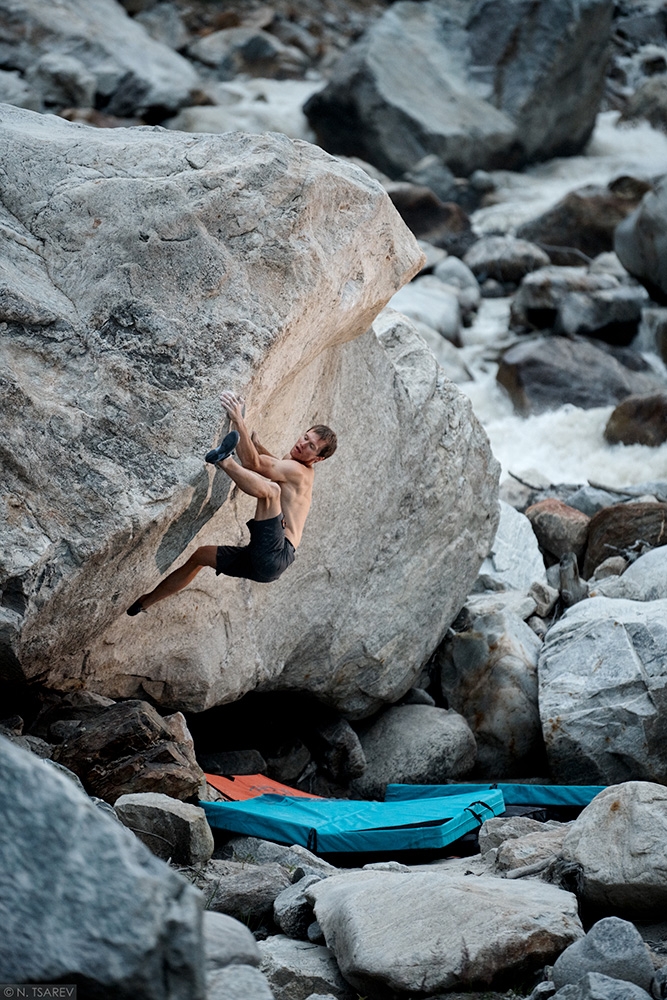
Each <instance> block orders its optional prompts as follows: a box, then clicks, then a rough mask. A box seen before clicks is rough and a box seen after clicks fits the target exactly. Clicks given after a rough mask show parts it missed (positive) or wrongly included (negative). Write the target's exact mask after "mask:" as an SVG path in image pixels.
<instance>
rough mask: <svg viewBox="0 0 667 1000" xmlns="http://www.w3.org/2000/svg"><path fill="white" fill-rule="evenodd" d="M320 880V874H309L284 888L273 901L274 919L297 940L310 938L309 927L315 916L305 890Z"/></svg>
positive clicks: (284, 931) (285, 931)
mask: <svg viewBox="0 0 667 1000" xmlns="http://www.w3.org/2000/svg"><path fill="white" fill-rule="evenodd" d="M319 880H320V876H319V875H307V876H306V877H305V878H302V879H300V880H299V881H298V882H296V883H295V884H294V885H290V886H289V887H288V888H287V889H283V891H282V892H281V893H279V894H278V895H277V896H276V898H275V900H274V901H273V919H274V920H275V922H276V923H277V925H278V927H280V929H281V931H282V932H283V934H286V935H287V937H289V938H295V939H296V940H297V941H307V940H308V928H309V927H310V925H311V924H312V923H313V920H314V917H313V907H312V904H311V902H310V900H309V899H307V898H306V894H305V890H306V889H307V888H308V886H309V885H313V884H314V883H315V882H319Z"/></svg>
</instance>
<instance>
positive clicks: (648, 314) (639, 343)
mask: <svg viewBox="0 0 667 1000" xmlns="http://www.w3.org/2000/svg"><path fill="white" fill-rule="evenodd" d="M633 346H634V347H635V349H636V350H638V351H653V352H654V353H655V354H657V355H658V357H660V358H662V360H663V361H665V362H667V309H665V308H664V307H663V308H652V309H644V310H643V311H642V320H641V324H640V326H639V333H638V334H637V340H636V342H635V344H634V345H633Z"/></svg>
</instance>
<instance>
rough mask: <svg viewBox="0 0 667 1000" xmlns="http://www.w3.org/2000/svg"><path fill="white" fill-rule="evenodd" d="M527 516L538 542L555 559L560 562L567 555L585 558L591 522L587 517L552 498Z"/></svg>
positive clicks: (537, 504)
mask: <svg viewBox="0 0 667 1000" xmlns="http://www.w3.org/2000/svg"><path fill="white" fill-rule="evenodd" d="M526 517H527V518H528V520H529V521H530V523H531V525H532V528H533V531H534V532H535V536H536V538H537V540H538V542H539V543H540V545H541V546H542V548H543V549H546V551H547V552H550V553H551V555H552V556H555V557H556V558H557V559H560V557H561V556H564V555H565V554H566V552H574V554H575V555H576V556H577V557H580V556H582V555H583V552H584V549H585V548H586V541H587V539H588V524H589V522H590V518H589V517H587V516H586V514H582V513H581V511H579V510H577V509H576V508H575V507H569V506H568V505H567V504H565V503H563V501H562V500H556V499H553V498H552V499H548V500H540V501H539V502H538V503H535V504H532V506H530V507H529V508H528V509H527V511H526Z"/></svg>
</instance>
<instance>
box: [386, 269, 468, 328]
mask: <svg viewBox="0 0 667 1000" xmlns="http://www.w3.org/2000/svg"><path fill="white" fill-rule="evenodd" d="M389 306H390V308H391V309H396V310H397V312H399V313H403V314H404V315H405V316H407V317H408V318H409V319H412V320H414V321H415V322H419V323H425V324H426V325H427V326H430V327H431V329H432V330H437V331H438V333H439V334H440V336H441V337H445V338H446V339H447V340H449V341H451V343H452V344H455V345H460V344H461V309H460V306H459V300H458V296H457V295H456V292H455V291H454V289H452V288H448V287H447V286H446V285H444V284H443V283H442V281H439V280H438V279H437V278H436V277H434V276H433V275H429V274H427V275H426V276H425V277H423V278H416V279H415V280H414V281H411V282H410V284H409V285H405V287H404V288H401V289H400V291H398V292H397V293H396V295H394V296H393V298H392V299H391V301H390V303H389Z"/></svg>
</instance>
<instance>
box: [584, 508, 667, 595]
mask: <svg viewBox="0 0 667 1000" xmlns="http://www.w3.org/2000/svg"><path fill="white" fill-rule="evenodd" d="M665 544H667V504H665V503H619V504H614V505H613V506H612V507H605V508H604V509H603V510H601V511H599V512H598V513H597V514H596V515H595V516H594V517H593V518H591V522H590V525H589V528H588V548H587V549H586V559H585V562H584V576H585V577H586V579H589V578H590V577H591V576H592V575H593V571H594V570H595V569H596V567H597V566H599V565H600V563H601V562H603V561H604V560H605V559H608V558H609V556H611V555H614V556H616V555H623V556H627V554H628V553H630V552H637V551H638V546H639V545H641V546H645V547H646V548H657V547H658V546H660V545H665ZM639 551H641V549H639Z"/></svg>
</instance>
